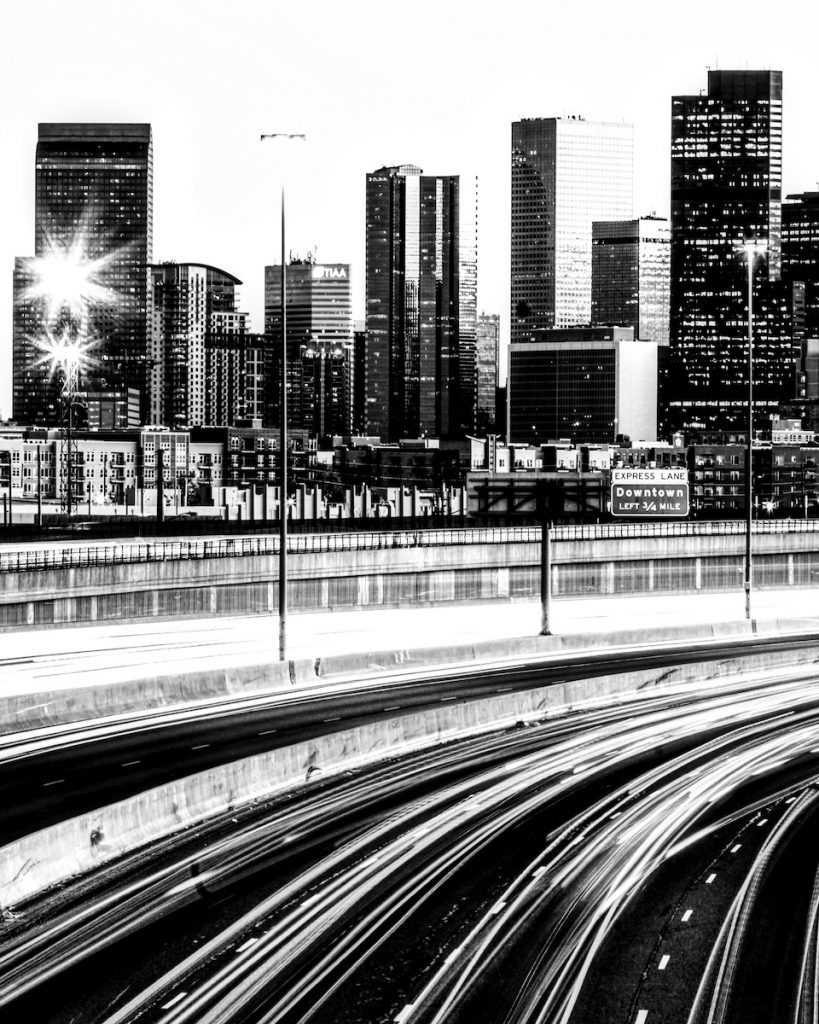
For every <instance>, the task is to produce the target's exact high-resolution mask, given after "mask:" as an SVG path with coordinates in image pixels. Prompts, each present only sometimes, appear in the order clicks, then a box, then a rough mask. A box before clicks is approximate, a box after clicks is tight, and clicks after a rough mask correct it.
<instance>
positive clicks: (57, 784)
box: [43, 779, 65, 789]
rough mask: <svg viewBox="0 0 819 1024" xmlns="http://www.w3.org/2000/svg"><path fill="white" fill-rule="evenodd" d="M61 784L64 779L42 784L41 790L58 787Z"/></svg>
mask: <svg viewBox="0 0 819 1024" xmlns="http://www.w3.org/2000/svg"><path fill="white" fill-rule="evenodd" d="M61 782H65V779H52V781H51V782H44V783H43V789H45V788H46V786H59V784H60V783H61Z"/></svg>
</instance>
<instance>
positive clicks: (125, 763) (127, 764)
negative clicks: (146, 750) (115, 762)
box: [120, 761, 142, 768]
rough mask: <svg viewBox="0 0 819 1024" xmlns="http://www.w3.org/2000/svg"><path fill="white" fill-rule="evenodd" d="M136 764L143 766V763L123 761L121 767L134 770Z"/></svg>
mask: <svg viewBox="0 0 819 1024" xmlns="http://www.w3.org/2000/svg"><path fill="white" fill-rule="evenodd" d="M135 764H142V762H141V761H123V762H122V764H121V765H120V767H121V768H132V767H133V766H134V765H135Z"/></svg>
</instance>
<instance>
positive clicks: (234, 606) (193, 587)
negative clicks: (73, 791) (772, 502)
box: [0, 520, 819, 630]
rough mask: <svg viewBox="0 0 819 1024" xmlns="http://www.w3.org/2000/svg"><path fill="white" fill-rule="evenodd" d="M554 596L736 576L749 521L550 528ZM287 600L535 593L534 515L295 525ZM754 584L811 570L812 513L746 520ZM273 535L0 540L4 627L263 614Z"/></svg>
mask: <svg viewBox="0 0 819 1024" xmlns="http://www.w3.org/2000/svg"><path fill="white" fill-rule="evenodd" d="M552 538H553V544H552V592H553V596H555V597H567V598H569V597H581V596H585V597H590V596H600V595H617V594H651V593H657V594H671V593H696V592H700V591H702V592H718V591H725V590H731V589H735V588H739V587H740V586H741V582H742V565H743V551H744V538H745V527H744V524H743V523H738V522H734V521H726V522H657V523H615V524H601V525H581V526H560V527H556V528H554V529H553V530H552ZM288 547H289V550H290V552H291V558H290V562H289V584H288V587H289V606H290V608H291V610H292V611H294V612H307V611H318V610H351V609H359V608H390V607H401V606H404V607H406V606H407V605H413V606H416V607H417V606H425V605H451V604H461V603H472V602H476V601H499V600H501V601H503V600H508V601H516V600H531V599H532V598H533V597H537V596H538V594H539V592H540V529H539V528H538V527H508V528H477V529H454V530H449V529H445V530H437V529H433V530H407V531H399V532H394V533H392V532H391V533H332V534H306V535H291V537H290V538H289V542H288ZM754 567H755V572H754V586H755V587H788V586H801V587H808V586H813V585H815V584H816V583H817V582H819V522H817V521H815V520H771V521H768V522H765V521H763V522H758V523H756V524H755V525H754ZM277 588H278V538H277V537H272V536H269V535H264V536H250V537H221V538H214V539H179V540H157V541H151V542H146V541H136V540H134V541H125V542H107V543H91V544H88V543H73V544H57V545H55V544H50V545H44V544H43V545H29V546H19V547H12V546H3V547H0V629H5V630H8V629H15V630H16V629H20V628H26V627H38V626H49V627H50V626H55V625H66V624H78V623H89V622H106V621H120V620H122V619H162V618H172V617H175V616H204V615H248V614H251V615H252V614H260V615H265V614H271V613H273V612H274V611H275V609H276V607H277V604H278V593H277Z"/></svg>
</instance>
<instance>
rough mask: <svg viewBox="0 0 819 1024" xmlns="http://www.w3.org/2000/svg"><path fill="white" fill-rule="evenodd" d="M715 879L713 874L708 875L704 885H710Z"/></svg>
mask: <svg viewBox="0 0 819 1024" xmlns="http://www.w3.org/2000/svg"><path fill="white" fill-rule="evenodd" d="M716 877H717V876H716V874H714V873H712V874H710V875H709V876H708V877H707V878H706V879H705V884H706V885H710V884H711V883H712V882H713V881H714V879H715V878H716Z"/></svg>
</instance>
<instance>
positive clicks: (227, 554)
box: [0, 519, 819, 573]
mask: <svg viewBox="0 0 819 1024" xmlns="http://www.w3.org/2000/svg"><path fill="white" fill-rule="evenodd" d="M744 533H745V524H744V523H742V522H738V521H735V520H721V521H692V522H677V521H675V522H667V523H664V522H651V523H636V522H624V523H599V524H580V525H577V526H555V527H553V528H552V539H553V540H554V541H558V542H572V541H594V540H628V539H640V538H651V537H702V536H743V535H744ZM754 533H757V534H788V533H819V520H812V519H811V520H804V519H772V520H761V521H759V522H756V523H754ZM539 540H540V527H539V526H512V527H474V528H470V529H454V530H447V529H432V530H402V531H396V532H390V533H358V532H356V533H313V534H311V533H307V534H291V535H290V537H289V538H288V545H287V550H288V552H290V553H292V554H321V553H327V552H334V551H379V550H385V549H391V548H417V547H449V546H453V545H458V546H466V545H469V546H473V545H476V544H532V543H537V542H539ZM278 550H279V539H278V537H276V536H272V535H267V536H257V537H223V538H218V539H214V540H200V539H192V540H166V541H131V542H125V543H107V544H89V545H73V546H71V547H48V548H46V547H43V548H34V549H32V548H31V547H26V548H22V549H19V550H5V551H4V550H2V548H0V572H9V573H11V572H37V571H42V570H45V569H75V568H83V567H88V566H100V565H124V564H131V563H139V562H170V561H185V560H190V559H196V560H198V559H205V558H235V557H237V556H238V557H254V556H264V555H276V554H278Z"/></svg>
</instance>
